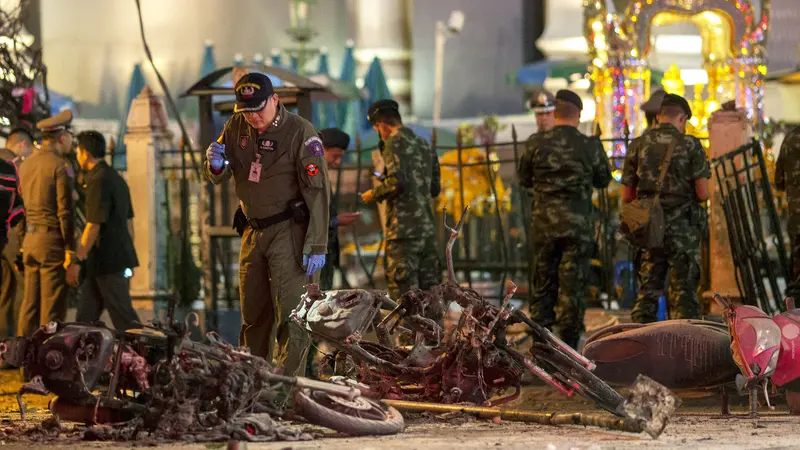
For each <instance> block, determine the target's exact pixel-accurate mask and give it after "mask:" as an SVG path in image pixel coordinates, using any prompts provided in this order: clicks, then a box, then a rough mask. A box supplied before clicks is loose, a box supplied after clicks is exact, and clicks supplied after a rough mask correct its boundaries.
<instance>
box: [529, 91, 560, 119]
mask: <svg viewBox="0 0 800 450" xmlns="http://www.w3.org/2000/svg"><path fill="white" fill-rule="evenodd" d="M528 105H529V106H530V108H531V109H532V110H533V112H534V113H535V114H544V113H549V112H553V111H555V109H556V99H555V97H553V94H551V93H549V92H547V91H539V92H535V93H534V94H533V95H532V96H531V99H530V102H529V103H528Z"/></svg>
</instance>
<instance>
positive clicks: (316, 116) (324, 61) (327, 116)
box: [312, 50, 336, 130]
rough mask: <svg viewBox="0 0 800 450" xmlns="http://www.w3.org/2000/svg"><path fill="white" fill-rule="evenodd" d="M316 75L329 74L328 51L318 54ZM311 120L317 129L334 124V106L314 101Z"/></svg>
mask: <svg viewBox="0 0 800 450" xmlns="http://www.w3.org/2000/svg"><path fill="white" fill-rule="evenodd" d="M317 75H329V70H328V53H327V52H326V51H324V50H323V51H322V52H321V53H320V55H319V66H318V67H317ZM312 114H313V115H312V122H313V123H314V126H315V127H317V129H318V130H321V129H323V128H330V127H335V126H336V108H335V105H334V104H333V102H316V103H314V110H313V113H312Z"/></svg>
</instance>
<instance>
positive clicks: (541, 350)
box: [533, 344, 624, 416]
mask: <svg viewBox="0 0 800 450" xmlns="http://www.w3.org/2000/svg"><path fill="white" fill-rule="evenodd" d="M534 347H535V350H534V351H533V353H534V359H536V360H539V361H541V362H543V363H544V365H545V366H550V367H552V368H553V369H554V370H553V371H554V372H556V373H558V374H560V375H561V376H562V377H566V378H567V379H569V380H572V381H574V382H575V383H577V384H578V388H577V389H576V390H577V391H578V393H579V394H581V395H582V396H584V397H585V398H587V399H589V400H592V401H593V402H594V403H595V404H596V405H597V406H599V407H600V408H603V409H605V410H606V411H608V412H610V413H612V414H616V415H618V416H623V415H624V413H623V410H622V404H623V400H624V399H623V398H622V396H621V395H620V394H619V392H617V391H616V390H614V388H612V387H611V386H609V385H608V383H606V382H605V381H603V380H601V379H600V378H599V377H598V376H597V375H595V374H594V373H592V371H590V370H589V369H587V368H586V367H584V366H583V365H581V364H579V363H578V362H576V361H574V360H573V359H572V358H570V357H569V356H567V355H565V354H564V353H562V352H561V351H559V350H557V349H553V348H551V347H549V346H546V345H538V344H534Z"/></svg>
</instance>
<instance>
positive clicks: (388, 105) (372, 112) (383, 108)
mask: <svg viewBox="0 0 800 450" xmlns="http://www.w3.org/2000/svg"><path fill="white" fill-rule="evenodd" d="M387 111H394V112H396V113H398V114H399V113H400V105H398V104H397V102H396V101H394V100H389V99H386V100H378V101H377V102H375V103H373V104H372V105H370V107H369V109H368V110H367V120H369V121H370V122H374V121H375V117H376V115H377V114H378V113H380V112H387Z"/></svg>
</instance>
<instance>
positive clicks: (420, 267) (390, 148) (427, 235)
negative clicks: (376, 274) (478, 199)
mask: <svg viewBox="0 0 800 450" xmlns="http://www.w3.org/2000/svg"><path fill="white" fill-rule="evenodd" d="M367 118H368V119H369V121H370V123H371V124H372V127H373V128H374V129H375V131H376V132H377V133H378V135H379V136H380V138H381V140H382V141H383V146H382V150H381V156H382V157H383V161H384V162H385V164H386V167H385V168H384V174H383V177H382V181H381V183H380V184H379V185H378V186H377V187H375V188H374V189H370V190H368V191H366V192H364V193H362V194H361V199H362V200H364V202H365V203H367V204H371V203H373V202H376V201H377V202H383V201H385V202H386V247H385V253H386V256H385V259H384V261H385V267H386V282H387V284H388V288H389V296H390V297H391V298H393V299H397V298H399V297H400V296H401V295H403V294H404V293H406V292H408V291H410V290H411V289H413V288H420V289H423V290H427V289H429V288H431V287H432V286H435V285H438V284H440V283H441V279H442V274H441V270H440V268H439V258H438V254H439V252H438V250H437V248H436V233H435V231H436V229H435V227H434V219H433V217H434V216H433V206H432V205H431V199H432V198H433V197H435V196H436V195H438V194H439V192H438V191H439V163H438V158H437V157H436V154H435V153H434V152H432V151H431V149H430V147H428V144H427V143H426V142H425V141H424V140H422V138H420V137H418V136H417V135H415V134H414V132H413V131H411V129H410V128H407V127H404V126H403V120H402V118H401V117H400V110H399V107H398V105H397V102H395V101H394V100H380V101H378V102H375V103H373V104H372V106H370V107H369V112H368V115H367Z"/></svg>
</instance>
